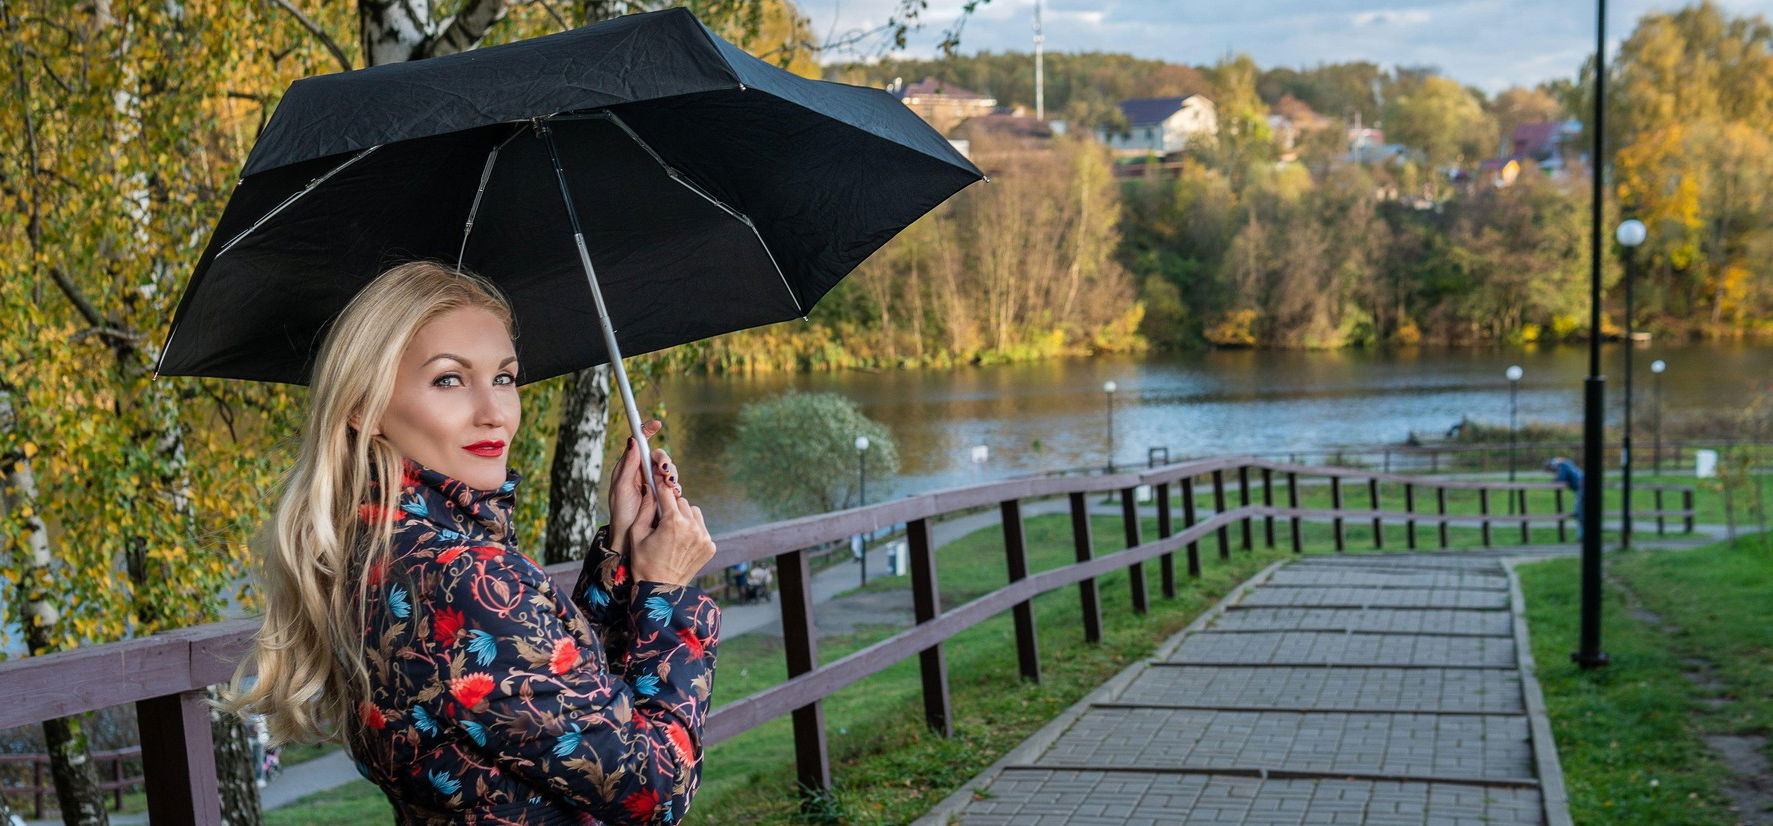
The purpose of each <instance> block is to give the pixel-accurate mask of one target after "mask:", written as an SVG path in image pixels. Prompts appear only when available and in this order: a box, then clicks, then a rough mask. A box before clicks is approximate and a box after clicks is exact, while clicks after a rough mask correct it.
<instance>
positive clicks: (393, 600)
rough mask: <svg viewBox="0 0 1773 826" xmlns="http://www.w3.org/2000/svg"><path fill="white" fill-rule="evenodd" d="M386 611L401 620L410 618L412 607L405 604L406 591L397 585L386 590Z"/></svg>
mask: <svg viewBox="0 0 1773 826" xmlns="http://www.w3.org/2000/svg"><path fill="white" fill-rule="evenodd" d="M388 610H390V611H393V612H394V616H397V617H399V618H401V619H406V618H407V617H410V616H412V606H411V605H409V604H407V602H406V589H404V588H401V587H400V586H398V585H396V586H394V587H393V588H390V589H388Z"/></svg>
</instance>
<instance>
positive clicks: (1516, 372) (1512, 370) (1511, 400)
mask: <svg viewBox="0 0 1773 826" xmlns="http://www.w3.org/2000/svg"><path fill="white" fill-rule="evenodd" d="M1503 375H1505V376H1508V481H1510V482H1513V481H1514V434H1515V432H1516V431H1518V430H1519V429H1520V426H1519V425H1518V424H1516V418H1515V411H1516V410H1517V407H1516V405H1515V396H1516V395H1517V393H1518V391H1519V390H1520V388H1521V366H1520V365H1518V364H1510V365H1508V369H1507V370H1506V371H1504V372H1503ZM1509 501H1510V507H1513V500H1512V499H1511V500H1509Z"/></svg>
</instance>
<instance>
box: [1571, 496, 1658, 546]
mask: <svg viewBox="0 0 1773 826" xmlns="http://www.w3.org/2000/svg"><path fill="white" fill-rule="evenodd" d="M1667 534H1668V523H1667V522H1665V521H1663V518H1662V488H1657V489H1656V535H1657V536H1665V535H1667ZM1558 538H1559V539H1562V538H1563V537H1561V536H1560V537H1558Z"/></svg>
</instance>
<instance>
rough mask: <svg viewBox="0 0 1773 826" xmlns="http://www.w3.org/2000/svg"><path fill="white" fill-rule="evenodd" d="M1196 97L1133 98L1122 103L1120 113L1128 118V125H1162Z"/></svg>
mask: <svg viewBox="0 0 1773 826" xmlns="http://www.w3.org/2000/svg"><path fill="white" fill-rule="evenodd" d="M1191 97H1194V95H1183V96H1181V97H1174V98H1133V99H1132V100H1123V101H1121V102H1120V113H1121V114H1123V115H1126V116H1127V124H1128V125H1131V126H1138V125H1140V124H1145V123H1162V122H1163V121H1164V119H1165V118H1168V117H1169V116H1171V115H1174V114H1176V110H1178V109H1181V108H1182V102H1183V101H1185V100H1187V99H1189V98H1191Z"/></svg>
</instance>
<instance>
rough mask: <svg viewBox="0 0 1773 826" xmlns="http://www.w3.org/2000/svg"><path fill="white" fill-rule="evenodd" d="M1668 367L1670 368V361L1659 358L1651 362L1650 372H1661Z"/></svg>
mask: <svg viewBox="0 0 1773 826" xmlns="http://www.w3.org/2000/svg"><path fill="white" fill-rule="evenodd" d="M1667 369H1668V362H1666V361H1663V360H1662V359H1657V360H1655V361H1652V362H1650V372H1652V373H1660V372H1662V371H1664V370H1667Z"/></svg>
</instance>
